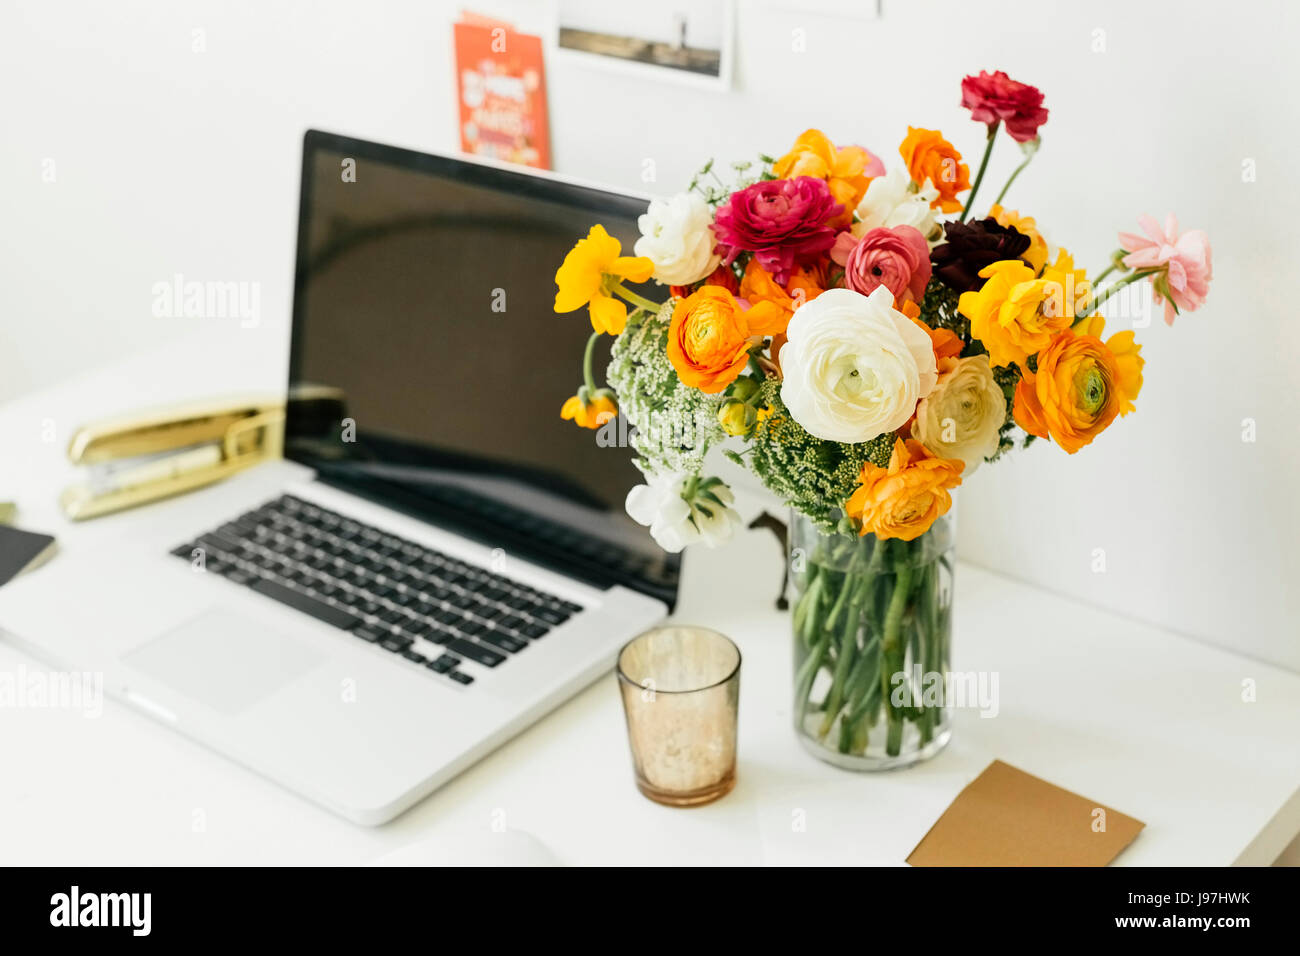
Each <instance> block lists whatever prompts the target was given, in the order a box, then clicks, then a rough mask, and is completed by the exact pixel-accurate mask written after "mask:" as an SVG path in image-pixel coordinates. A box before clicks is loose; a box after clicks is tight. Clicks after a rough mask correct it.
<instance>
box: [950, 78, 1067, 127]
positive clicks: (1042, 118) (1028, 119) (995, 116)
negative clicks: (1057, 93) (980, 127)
mask: <svg viewBox="0 0 1300 956" xmlns="http://www.w3.org/2000/svg"><path fill="white" fill-rule="evenodd" d="M961 105H962V106H964V107H966V108H967V109H968V110H970V115H971V118H972V119H974V120H975V121H976V122H978V123H984V124H985V125H987V126H988V127H989V128H990V129H992V128H993V125H994V124H995V123H997V122H998V121H1001V122H1003V123H1005V124H1006V127H1007V132H1008V133H1010V134H1011V138H1012V139H1014V140H1015V141H1016V142H1017V143H1027V142H1029V141H1030V140H1032V139H1034V138H1035V137H1036V136H1037V135H1038V127H1040V126H1042V125H1043V124H1044V123H1046V122H1047V110H1045V109H1043V94H1042V91H1040V90H1039V89H1038V88H1037V87H1034V86H1030V85H1029V84H1028V83H1017V82H1016V81H1015V80H1013V79H1011V77H1009V76H1007V75H1006V74H1005V73H1003V72H1002V71H1001V70H998V71H996V72H994V73H989V72H988V71H987V70H981V71H980V74H979V76H968V77H966V78H965V79H964V80H962V81H961Z"/></svg>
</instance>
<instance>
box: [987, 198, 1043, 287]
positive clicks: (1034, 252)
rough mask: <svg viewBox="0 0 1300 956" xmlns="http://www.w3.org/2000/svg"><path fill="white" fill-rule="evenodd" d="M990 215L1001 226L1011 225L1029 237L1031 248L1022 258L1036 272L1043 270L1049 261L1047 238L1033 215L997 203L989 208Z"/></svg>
mask: <svg viewBox="0 0 1300 956" xmlns="http://www.w3.org/2000/svg"><path fill="white" fill-rule="evenodd" d="M989 216H990V218H992V219H993V220H994V221H995V222H997V224H998V225H999V226H1009V227H1011V228H1012V229H1014V230H1015V231H1016V232H1018V233H1020V234H1021V235H1022V236H1028V237H1029V248H1028V249H1026V250H1025V253H1024V255H1022V256H1021V257H1020V258H1022V259H1024V260H1025V261H1026V262H1028V263H1029V265H1030V267H1031V268H1032V269H1033V270H1034V272H1035V273H1038V272H1042V271H1043V265H1044V264H1045V263H1046V262H1047V240H1046V239H1044V238H1043V236H1042V233H1040V232H1039V231H1038V223H1036V222H1034V217H1033V216H1022V215H1020V213H1019V212H1017V211H1016V210H1014V209H1003V208H1002V207H1001V206H999V205H998V204H997V203H994V204H993V208H992V209H990V210H989Z"/></svg>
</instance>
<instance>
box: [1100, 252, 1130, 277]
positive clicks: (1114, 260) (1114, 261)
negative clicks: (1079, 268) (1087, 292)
mask: <svg viewBox="0 0 1300 956" xmlns="http://www.w3.org/2000/svg"><path fill="white" fill-rule="evenodd" d="M1125 254H1126V253H1125V250H1123V249H1116V250H1115V251H1114V252H1112V253H1111V254H1110V265H1108V266H1107V267H1106V268H1104V269H1102V270H1101V271H1100V272H1098V273H1097V275H1096V276H1095V277H1094V278H1093V280H1092V284H1093V286H1096V285H1097V284H1098V283H1100V282H1101V280H1102V279H1104V278H1106V276H1108V275H1110V274H1111V273H1112V272H1114V271H1115V270H1116V269H1123V270H1124V271H1125V272H1128V266H1126V265H1124V263H1123V262H1122V261H1121V260H1122V259H1123V257H1124V256H1125Z"/></svg>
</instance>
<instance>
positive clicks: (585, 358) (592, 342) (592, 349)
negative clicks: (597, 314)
mask: <svg viewBox="0 0 1300 956" xmlns="http://www.w3.org/2000/svg"><path fill="white" fill-rule="evenodd" d="M601 335H602V333H600V332H592V333H591V338H589V339H587V350H586V351H585V352H583V353H582V381H583V384H584V385H586V386H587V399H588V401H590V400H591V398H592V396H593V395H594V394H595V392H596V378H595V376H594V375H592V372H591V360H592V358H593V357H594V356H595V354H596V342H597V340H598V339H599V338H600V336H601Z"/></svg>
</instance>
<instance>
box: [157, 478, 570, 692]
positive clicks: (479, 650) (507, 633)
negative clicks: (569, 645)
mask: <svg viewBox="0 0 1300 956" xmlns="http://www.w3.org/2000/svg"><path fill="white" fill-rule="evenodd" d="M196 551H198V552H199V555H200V556H201V558H202V561H203V567H204V569H205V570H206V571H209V572H212V573H214V574H219V575H221V576H223V577H225V578H227V579H229V580H230V581H232V582H234V583H235V584H238V585H242V586H244V587H248V588H250V589H252V590H253V591H256V592H258V593H259V594H262V595H265V596H266V597H269V598H271V599H273V600H276V601H279V602H280V603H281V604H284V605H287V606H288V607H291V608H293V609H294V610H296V611H301V612H302V613H304V614H309V615H311V616H312V617H314V618H316V619H317V620H320V621H324V622H325V623H326V624H331V625H333V626H334V627H337V628H340V629H341V630H344V631H347V632H349V633H351V634H352V635H354V636H355V637H358V638H360V639H361V640H363V641H367V642H368V643H371V644H375V645H377V646H379V647H382V648H383V649H384V650H386V651H390V652H391V653H393V654H395V655H400V656H401V657H403V658H404V659H406V660H408V661H410V662H412V663H414V664H419V665H422V666H424V667H427V668H428V669H429V670H431V671H433V672H435V673H437V674H442V675H444V676H446V677H448V678H450V679H451V680H453V681H455V682H456V683H458V684H472V683H473V682H474V676H473V675H472V674H471V673H467V672H466V670H465V669H464V662H465V661H466V660H469V661H473V662H474V663H475V664H478V665H482V666H483V667H497V666H498V665H500V664H503V663H504V662H505V661H507V660H508V659H509V658H511V657H513V656H514V655H516V654H518V653H520V652H522V651H524V650H525V649H527V647H528V645H529V644H531V643H532V642H533V641H536V640H540V639H541V638H543V637H545V636H546V634H547V632H549V631H550V630H551V629H552V628H555V627H558V626H559V625H561V624H563V623H564V622H565V621H567V620H568V619H569V618H570V617H572V616H573V615H574V614H576V613H578V612H579V611H580V610H582V608H581V607H580V606H579V605H577V604H574V603H572V602H571V601H565V600H562V599H561V598H559V597H556V596H555V595H553V594H548V593H546V592H544V591H539V590H537V589H536V588H531V587H529V586H528V585H526V584H521V583H519V582H518V581H513V580H511V579H509V578H506V577H503V576H501V575H499V574H494V573H492V572H491V571H488V570H486V569H485V568H482V567H479V566H477V565H472V564H467V563H466V562H464V561H460V560H457V559H456V558H453V557H450V556H448V555H445V554H442V553H441V552H438V551H434V550H432V549H430V548H426V547H424V546H423V545H420V544H416V543H415V542H413V541H407V540H405V539H403V538H399V537H397V536H396V535H393V534H389V533H388V532H386V531H382V530H380V529H378V528H375V527H372V526H370V525H367V524H363V523H362V522H360V521H357V520H355V519H353V518H348V517H346V516H344V515H340V514H338V513H336V512H333V511H329V510H327V509H325V508H321V507H320V506H318V505H315V504H312V503H311V502H308V501H304V500H302V499H301V498H295V497H293V496H291V495H283V496H281V497H279V498H277V499H275V500H274V501H270V502H267V503H266V504H264V505H262V507H260V508H256V509H254V510H253V511H250V512H248V513H247V514H243V515H240V516H239V517H238V518H236V519H235V520H233V521H230V522H227V523H226V524H223V525H222V526H221V527H219V528H217V529H216V530H215V531H211V532H209V533H208V534H204V535H200V536H199V537H198V538H196V539H195V540H194V541H191V542H187V543H185V544H182V545H180V546H179V547H177V548H174V549H173V550H172V552H171V553H172V554H173V555H176V556H177V557H179V558H184V559H185V560H187V561H190V560H194V559H195V557H196V555H195V552H196Z"/></svg>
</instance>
